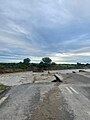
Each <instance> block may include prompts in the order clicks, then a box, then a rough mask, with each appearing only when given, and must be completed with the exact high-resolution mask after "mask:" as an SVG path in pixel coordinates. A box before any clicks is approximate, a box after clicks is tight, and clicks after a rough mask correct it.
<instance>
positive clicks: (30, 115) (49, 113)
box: [0, 72, 90, 120]
mask: <svg viewBox="0 0 90 120" xmlns="http://www.w3.org/2000/svg"><path fill="white" fill-rule="evenodd" d="M59 75H61V74H59ZM89 75H90V73H89V72H87V73H86V74H85V73H84V75H83V73H81V74H80V73H79V74H78V73H69V74H66V73H64V74H63V78H64V79H63V83H52V82H46V80H45V82H40V83H39V82H38V83H26V84H20V85H13V86H12V87H11V89H10V90H9V91H8V93H7V94H6V95H8V98H7V99H6V100H5V101H4V102H3V103H2V104H1V105H0V120H90V78H89V77H88V76H89ZM49 77H50V76H49ZM49 77H48V78H49ZM29 79H30V78H28V80H29ZM44 79H45V76H44ZM40 81H41V80H40Z"/></svg>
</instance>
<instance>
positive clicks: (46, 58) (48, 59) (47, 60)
mask: <svg viewBox="0 0 90 120" xmlns="http://www.w3.org/2000/svg"><path fill="white" fill-rule="evenodd" d="M42 62H43V63H46V64H50V63H51V62H52V60H51V59H50V58H49V57H44V58H42Z"/></svg>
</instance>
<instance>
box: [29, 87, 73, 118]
mask: <svg viewBox="0 0 90 120" xmlns="http://www.w3.org/2000/svg"><path fill="white" fill-rule="evenodd" d="M73 119H74V115H73V112H72V111H71V110H70V109H69V108H68V105H67V104H65V101H64V99H63V96H62V94H61V92H60V89H58V87H55V88H53V89H52V90H50V91H49V92H48V93H47V94H45V97H44V99H43V101H42V102H41V103H40V105H39V106H38V107H37V108H36V109H35V111H34V112H33V114H32V116H31V119H30V120H73ZM28 120H29V119H28Z"/></svg>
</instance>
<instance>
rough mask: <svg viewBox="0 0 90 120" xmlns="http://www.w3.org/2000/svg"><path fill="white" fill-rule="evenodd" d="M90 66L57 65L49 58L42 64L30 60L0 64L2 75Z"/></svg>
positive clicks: (89, 65) (88, 66) (89, 66)
mask: <svg viewBox="0 0 90 120" xmlns="http://www.w3.org/2000/svg"><path fill="white" fill-rule="evenodd" d="M87 68H90V64H89V63H87V64H81V63H76V64H56V63H55V62H52V60H51V59H50V58H49V57H44V58H42V60H41V61H40V63H31V59H30V58H25V59H23V62H19V63H0V73H4V72H7V73H8V72H20V71H34V72H43V71H44V70H63V69H87Z"/></svg>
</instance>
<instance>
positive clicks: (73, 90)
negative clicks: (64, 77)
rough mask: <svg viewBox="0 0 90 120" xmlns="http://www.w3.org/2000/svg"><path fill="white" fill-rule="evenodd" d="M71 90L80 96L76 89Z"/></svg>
mask: <svg viewBox="0 0 90 120" xmlns="http://www.w3.org/2000/svg"><path fill="white" fill-rule="evenodd" d="M70 89H71V90H72V91H73V92H75V93H76V94H79V93H78V92H77V91H76V90H75V89H73V88H72V87H70Z"/></svg>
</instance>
